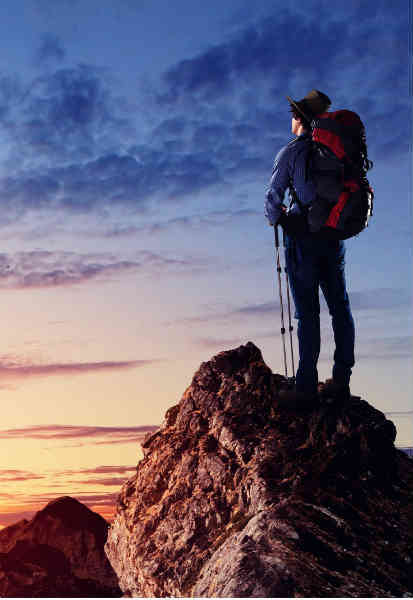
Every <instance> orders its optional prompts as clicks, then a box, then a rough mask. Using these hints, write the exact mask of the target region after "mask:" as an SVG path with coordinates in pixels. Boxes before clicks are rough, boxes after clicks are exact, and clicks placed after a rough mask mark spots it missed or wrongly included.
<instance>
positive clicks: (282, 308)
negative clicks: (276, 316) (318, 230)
mask: <svg viewBox="0 0 413 600" xmlns="http://www.w3.org/2000/svg"><path fill="white" fill-rule="evenodd" d="M274 235H275V251H276V256H277V273H278V289H279V292H280V309H281V337H282V341H283V351H284V370H285V376H286V377H287V378H288V371H287V354H286V351H285V325H284V303H283V296H282V282H281V264H280V241H279V239H278V225H274Z"/></svg>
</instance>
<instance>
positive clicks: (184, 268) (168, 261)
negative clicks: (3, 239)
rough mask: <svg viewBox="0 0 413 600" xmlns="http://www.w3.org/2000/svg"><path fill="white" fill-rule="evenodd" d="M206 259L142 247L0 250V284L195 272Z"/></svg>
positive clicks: (37, 285)
mask: <svg viewBox="0 0 413 600" xmlns="http://www.w3.org/2000/svg"><path fill="white" fill-rule="evenodd" d="M206 265H207V263H205V261H204V263H202V261H201V260H197V259H194V258H181V257H175V256H162V255H160V254H158V253H156V252H151V251H146V250H143V251H141V252H139V253H138V254H137V255H136V258H134V259H132V260H131V259H122V258H119V257H117V256H114V255H111V254H108V253H100V254H80V253H77V252H52V251H48V250H34V251H32V252H16V253H15V254H6V253H2V254H0V288H4V289H27V288H29V289H30V288H45V287H61V286H73V285H79V284H84V283H87V282H89V281H95V280H96V281H104V280H107V279H113V278H115V277H120V276H123V275H124V274H127V273H131V272H132V273H133V272H137V271H142V272H143V273H151V272H158V271H168V270H169V271H173V272H179V271H181V272H193V271H194V270H196V269H199V268H202V267H203V268H205V266H206Z"/></svg>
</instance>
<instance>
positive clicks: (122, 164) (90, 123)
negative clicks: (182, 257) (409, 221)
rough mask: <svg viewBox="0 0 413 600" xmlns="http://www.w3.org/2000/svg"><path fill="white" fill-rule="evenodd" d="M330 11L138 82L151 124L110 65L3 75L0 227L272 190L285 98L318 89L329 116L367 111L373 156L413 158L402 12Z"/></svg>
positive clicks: (286, 16)
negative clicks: (27, 76) (250, 187)
mask: <svg viewBox="0 0 413 600" xmlns="http://www.w3.org/2000/svg"><path fill="white" fill-rule="evenodd" d="M334 6H335V8H334V10H332V8H331V4H329V3H326V2H324V0H314V1H313V2H311V3H309V4H308V6H307V5H306V6H304V7H303V6H300V7H299V8H293V7H291V8H290V9H286V8H281V9H280V8H277V12H275V11H273V12H272V13H270V14H268V15H267V16H266V17H265V18H260V19H259V20H257V21H256V22H253V23H251V22H249V24H248V25H246V26H244V27H238V28H237V29H236V30H235V31H233V33H232V34H231V36H230V37H229V38H228V37H227V39H226V40H225V41H223V42H222V43H219V44H215V45H213V46H210V47H208V48H206V49H205V50H203V51H201V52H199V53H198V54H197V55H194V56H188V57H186V58H185V59H184V60H180V61H178V62H176V63H175V64H173V65H172V66H171V67H170V68H168V69H167V70H166V71H165V72H164V73H163V74H162V75H161V76H160V77H159V78H158V79H155V80H154V81H153V82H152V83H151V85H150V86H147V87H143V86H142V89H141V96H140V97H139V99H138V102H139V105H140V107H141V108H142V107H143V111H142V110H141V111H140V113H142V112H144V114H145V115H147V118H145V123H144V124H139V123H138V121H137V120H136V118H137V117H135V112H136V111H135V106H132V103H131V102H129V101H127V100H125V98H119V97H118V94H117V86H116V83H115V82H114V81H111V80H110V78H109V75H108V73H107V72H106V71H105V70H104V69H98V68H96V67H94V66H91V65H85V64H81V65H77V66H75V67H71V68H69V67H68V68H61V69H57V70H56V71H55V72H53V73H47V74H44V75H42V76H41V77H38V78H36V79H35V80H33V81H31V82H29V83H27V84H25V85H23V84H22V83H20V82H19V81H18V80H17V79H16V78H13V77H7V76H6V77H4V76H3V78H0V127H1V133H2V135H3V141H4V144H5V147H8V148H9V156H8V159H7V160H6V161H5V162H4V167H5V169H4V170H5V172H7V176H5V177H3V178H1V180H0V198H1V203H2V212H1V217H0V222H1V223H3V224H5V225H7V224H9V223H11V222H14V221H17V220H18V219H21V218H22V217H23V216H24V215H26V214H27V213H28V212H30V211H63V212H64V213H65V214H75V215H78V214H86V213H100V214H101V213H102V211H105V210H108V209H109V207H114V208H119V209H121V210H122V211H123V210H126V211H127V212H129V213H130V212H132V213H134V214H139V215H145V214H147V212H148V211H149V209H150V208H151V207H152V206H153V205H152V203H153V202H154V201H156V202H158V203H160V204H168V203H171V202H176V201H177V200H182V199H187V200H188V201H191V200H193V197H194V195H196V194H198V193H200V192H201V191H205V190H207V189H211V188H212V187H213V186H221V187H225V188H226V189H228V190H229V189H232V190H233V189H239V188H240V186H242V184H243V183H249V182H251V181H261V182H262V185H263V187H264V186H265V183H266V181H267V180H268V177H269V174H270V171H271V163H272V160H273V157H274V155H275V153H276V151H277V149H279V148H280V147H281V146H282V145H284V144H285V142H286V135H288V134H287V131H288V128H289V127H288V120H289V112H288V105H287V101H286V99H285V96H286V94H289V95H292V96H293V97H302V96H303V95H304V94H305V93H306V92H307V91H308V90H309V89H311V88H314V87H317V88H320V89H322V90H323V91H325V92H327V93H328V94H329V95H330V96H331V97H332V99H333V108H342V107H348V108H352V109H354V110H356V111H359V112H360V114H361V116H362V118H363V120H364V121H365V122H366V125H367V139H368V142H369V149H371V152H370V154H371V158H373V160H375V159H376V158H379V159H384V158H385V159H386V160H387V161H395V160H398V159H399V158H400V157H401V156H405V155H407V152H408V141H409V139H410V135H409V133H410V129H409V128H410V118H409V110H410V105H409V99H408V93H407V82H408V77H409V75H408V73H409V70H408V69H409V67H408V60H406V57H408V39H409V38H408V25H409V24H408V18H407V16H408V15H407V10H406V3H405V1H404V0H395V2H394V3H392V4H391V5H389V4H388V3H386V2H382V1H380V2H378V3H376V4H375V6H374V7H371V6H368V7H366V5H365V3H359V2H357V3H356V2H354V3H345V5H344V6H342V5H341V4H340V3H335V5H334ZM384 22H385V23H386V27H383V23H384ZM308 48H311V52H308ZM41 49H42V50H41V52H42V56H44V57H49V59H51V60H61V59H63V58H64V49H63V48H62V46H61V43H60V41H59V39H58V38H56V37H53V35H52V34H45V36H44V38H43V42H42V45H41ZM406 124H407V125H406ZM406 128H407V129H406ZM137 140H138V141H137ZM128 231H129V234H131V232H132V231H133V229H129V230H128V228H127V227H124V228H123V230H122V232H123V234H124V235H128ZM153 231H155V229H154V230H153ZM113 235H115V233H114V234H113ZM118 235H121V232H119V231H118Z"/></svg>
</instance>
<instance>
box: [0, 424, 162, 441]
mask: <svg viewBox="0 0 413 600" xmlns="http://www.w3.org/2000/svg"><path fill="white" fill-rule="evenodd" d="M157 429H158V426H155V425H140V426H136V427H98V426H88V425H34V426H28V427H22V428H19V429H5V430H0V439H21V438H22V439H35V440H49V441H50V440H53V441H54V440H58V441H61V440H79V439H80V440H82V439H85V440H87V441H88V444H106V443H107V444H111V443H134V442H141V441H143V439H144V437H145V435H146V434H147V433H150V432H153V431H156V430H157ZM93 439H94V440H97V441H95V442H91V441H90V440H93Z"/></svg>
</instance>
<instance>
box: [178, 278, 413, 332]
mask: <svg viewBox="0 0 413 600" xmlns="http://www.w3.org/2000/svg"><path fill="white" fill-rule="evenodd" d="M283 283H284V282H283ZM284 291H285V290H284ZM349 298H350V304H351V307H352V310H353V311H369V310H371V311H375V310H392V309H398V308H406V307H408V306H411V294H410V292H409V291H408V290H406V289H393V288H375V289H370V290H362V291H359V292H350V293H349ZM284 304H285V307H286V305H287V298H286V297H284ZM291 306H292V316H293V314H294V304H293V300H291ZM279 310H280V303H279V301H278V300H271V301H269V302H261V303H254V304H246V305H244V306H233V307H228V309H226V310H225V309H224V310H218V311H217V310H213V309H211V310H209V311H208V312H206V314H204V315H199V316H196V317H187V318H184V319H180V320H179V323H187V324H188V325H191V324H194V323H212V322H215V321H222V320H226V321H231V320H233V319H238V318H240V317H246V316H250V317H255V318H260V317H263V318H268V315H271V314H273V313H274V312H279ZM320 310H321V311H323V312H326V311H327V310H328V307H327V304H326V302H325V301H324V299H323V298H322V301H321V303H320ZM168 324H169V325H170V324H171V323H168Z"/></svg>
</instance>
